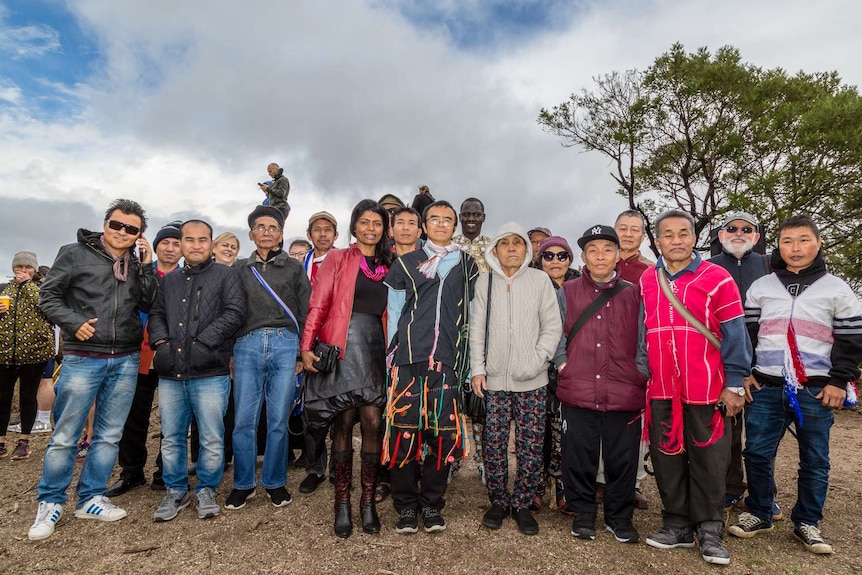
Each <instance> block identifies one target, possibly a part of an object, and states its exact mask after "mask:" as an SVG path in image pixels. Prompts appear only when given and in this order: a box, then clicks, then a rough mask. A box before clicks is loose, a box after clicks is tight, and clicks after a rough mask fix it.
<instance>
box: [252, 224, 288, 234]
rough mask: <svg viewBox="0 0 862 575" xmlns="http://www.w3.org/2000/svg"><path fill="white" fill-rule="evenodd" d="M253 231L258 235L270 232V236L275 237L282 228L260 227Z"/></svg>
mask: <svg viewBox="0 0 862 575" xmlns="http://www.w3.org/2000/svg"><path fill="white" fill-rule="evenodd" d="M251 230H252V231H253V232H254V233H256V234H262V233H263V232H269V233H270V234H272V235H275V234H277V233H278V232H280V231H281V228H279V227H278V226H264V225H260V226H255V227H253V228H252V229H251Z"/></svg>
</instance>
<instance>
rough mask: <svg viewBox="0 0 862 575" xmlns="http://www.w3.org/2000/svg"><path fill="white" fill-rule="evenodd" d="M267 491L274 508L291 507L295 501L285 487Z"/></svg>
mask: <svg viewBox="0 0 862 575" xmlns="http://www.w3.org/2000/svg"><path fill="white" fill-rule="evenodd" d="M265 491H266V496H267V497H269V500H270V502H271V503H272V505H273V507H284V506H285V505H290V503H291V502H292V501H293V498H292V497H291V496H290V493H288V491H287V489H285V488H284V486H282V487H276V488H275V489H265Z"/></svg>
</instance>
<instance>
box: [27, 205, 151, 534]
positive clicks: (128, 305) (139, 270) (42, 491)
mask: <svg viewBox="0 0 862 575" xmlns="http://www.w3.org/2000/svg"><path fill="white" fill-rule="evenodd" d="M146 226H147V218H146V215H145V214H144V210H143V209H142V208H141V206H140V205H139V204H138V203H137V202H133V201H131V200H116V201H114V202H113V203H112V204H111V205H110V206H109V207H108V210H107V212H106V213H105V221H104V223H103V231H102V233H97V232H91V231H88V230H84V229H80V230H78V242H77V243H75V244H70V245H67V246H63V247H62V248H60V252H59V253H58V254H57V259H56V260H55V261H54V265H53V266H52V267H51V271H50V272H48V275H47V277H46V278H45V282H44V283H43V284H42V289H41V294H40V307H41V309H42V311H43V312H44V313H45V315H46V316H48V318H49V319H50V320H51V321H52V322H54V323H55V324H56V325H58V326H59V327H60V328H61V329H62V330H63V369H62V370H61V372H60V379H59V380H58V381H57V385H56V386H55V390H56V393H57V400H56V402H55V404H54V419H55V427H54V432H53V434H52V435H51V442H50V443H49V444H48V449H47V451H46V452H45V461H44V464H43V467H42V478H41V480H40V481H39V487H38V496H37V499H38V501H39V510H38V512H37V515H36V521H35V522H34V523H33V526H32V527H30V532H29V537H30V539H45V538H47V537H50V536H51V534H52V533H53V532H54V526H55V525H56V523H57V521H58V520H59V519H60V516H61V515H62V512H63V504H64V503H65V502H66V498H67V496H66V489H67V488H68V487H69V484H70V483H71V482H72V473H73V471H74V467H75V451H76V449H77V441H78V436H79V434H80V433H81V428H82V427H83V426H84V421H85V420H86V419H87V414H88V413H89V411H90V407H91V406H92V405H93V402H96V415H95V420H94V421H95V424H94V427H93V437H92V439H91V440H90V452H89V453H88V455H87V459H86V460H85V461H84V466H83V469H82V470H81V476H80V479H79V480H78V485H77V489H76V490H77V493H78V504H77V509H76V511H75V517H78V518H81V519H97V520H100V521H117V520H119V519H122V518H123V517H125V516H126V512H125V511H124V510H123V509H120V508H119V507H117V506H115V505H113V504H112V503H111V502H110V500H108V498H106V497H105V496H104V493H105V485H106V484H107V482H108V479H109V478H110V477H111V472H112V471H113V469H114V462H115V461H116V459H117V444H118V443H119V441H120V436H121V435H122V432H123V424H124V422H125V421H126V416H127V415H128V413H129V408H130V406H131V404H132V398H133V397H134V395H135V384H136V381H137V373H138V362H139V352H140V346H141V339H142V337H143V329H142V326H141V318H140V316H139V312H141V311H143V312H148V311H149V310H150V307H151V305H152V302H153V300H154V299H155V295H156V291H157V284H156V277H155V274H154V272H153V266H152V261H153V256H152V250H151V249H150V246H149V243H148V242H147V241H146V239H144V237H143V236H142V234H143V232H144V231H145V230H146ZM136 244H137V249H135V245H136ZM97 400H98V401H97Z"/></svg>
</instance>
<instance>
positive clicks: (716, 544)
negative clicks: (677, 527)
mask: <svg viewBox="0 0 862 575" xmlns="http://www.w3.org/2000/svg"><path fill="white" fill-rule="evenodd" d="M697 539H698V541H699V542H700V556H701V557H703V560H704V561H706V562H707V563H711V564H713V565H729V564H730V552H729V551H728V550H727V549H725V547H724V545H723V544H722V542H721V534H719V533H716V532H715V531H704V530H702V529H700V530H698V532H697Z"/></svg>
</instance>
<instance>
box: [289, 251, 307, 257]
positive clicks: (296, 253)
mask: <svg viewBox="0 0 862 575" xmlns="http://www.w3.org/2000/svg"><path fill="white" fill-rule="evenodd" d="M307 253H308V252H288V254H287V255H289V256H290V257H292V258H304V257H305V254H307Z"/></svg>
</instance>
